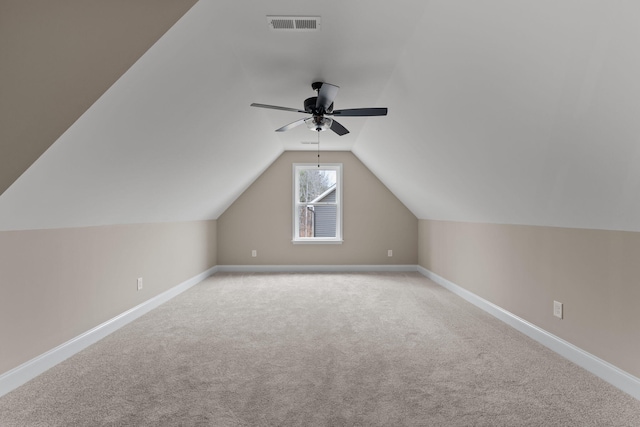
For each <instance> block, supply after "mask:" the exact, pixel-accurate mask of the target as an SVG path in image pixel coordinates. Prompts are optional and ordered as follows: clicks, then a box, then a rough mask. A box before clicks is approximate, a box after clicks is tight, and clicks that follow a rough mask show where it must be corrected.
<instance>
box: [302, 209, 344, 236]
mask: <svg viewBox="0 0 640 427" xmlns="http://www.w3.org/2000/svg"><path fill="white" fill-rule="evenodd" d="M337 212H338V209H337V206H335V205H318V206H314V205H301V206H298V221H299V222H298V224H299V233H298V237H336V223H337Z"/></svg>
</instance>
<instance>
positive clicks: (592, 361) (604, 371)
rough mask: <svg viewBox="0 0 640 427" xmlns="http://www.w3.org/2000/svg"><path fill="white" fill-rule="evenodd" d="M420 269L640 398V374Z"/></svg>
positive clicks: (430, 272) (420, 270) (427, 275)
mask: <svg viewBox="0 0 640 427" xmlns="http://www.w3.org/2000/svg"><path fill="white" fill-rule="evenodd" d="M417 269H418V272H419V273H420V274H422V275H423V276H426V277H428V278H429V279H431V280H433V281H434V282H436V283H437V284H438V285H440V286H442V287H444V288H446V289H448V290H449V291H451V292H453V293H454V294H456V295H458V296H459V297H462V298H463V299H465V300H467V301H468V302H470V303H471V304H473V305H475V306H476V307H478V308H480V309H482V310H484V311H486V312H487V313H489V314H491V315H492V316H494V317H496V318H497V319H499V320H502V321H503V322H504V323H506V324H507V325H509V326H511V327H513V328H515V329H517V330H518V331H520V332H522V333H523V334H525V335H527V336H528V337H529V338H532V339H534V340H536V341H538V342H539V343H540V344H542V345H544V346H545V347H547V348H549V349H551V350H553V351H555V352H556V353H558V354H560V355H561V356H563V357H564V358H566V359H568V360H570V361H572V362H573V363H575V364H577V365H578V366H580V367H582V368H584V369H586V370H587V371H589V372H591V373H592V374H594V375H596V376H598V377H600V378H602V379H603V380H605V381H606V382H608V383H609V384H611V385H613V386H615V387H617V388H619V389H620V390H622V391H624V392H625V393H628V394H630V395H631V396H633V397H635V398H636V399H638V400H640V378H636V377H635V376H633V375H631V374H629V373H628V372H625V371H623V370H622V369H620V368H618V367H616V366H614V365H612V364H610V363H609V362H607V361H605V360H602V359H600V358H598V357H596V356H594V355H592V354H591V353H588V352H586V351H584V350H582V349H581V348H579V347H576V346H575V345H573V344H571V343H570V342H568V341H565V340H563V339H562V338H560V337H557V336H555V335H553V334H551V333H549V332H547V331H545V330H544V329H542V328H539V327H538V326H536V325H534V324H533V323H529V322H527V321H526V320H524V319H522V318H520V317H518V316H516V315H515V314H513V313H510V312H508V311H507V310H505V309H503V308H501V307H499V306H497V305H495V304H493V303H491V302H489V301H487V300H485V299H483V298H481V297H479V296H478V295H476V294H474V293H473V292H469V291H468V290H466V289H464V288H463V287H461V286H459V285H456V284H455V283H453V282H450V281H449V280H447V279H445V278H444V277H441V276H438V275H437V274H436V273H434V272H432V271H430V270H428V269H426V268H424V267H422V266H418V268H417Z"/></svg>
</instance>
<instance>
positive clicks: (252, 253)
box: [251, 249, 258, 258]
mask: <svg viewBox="0 0 640 427" xmlns="http://www.w3.org/2000/svg"><path fill="white" fill-rule="evenodd" d="M251 256H252V257H253V258H255V257H257V256H258V251H257V250H255V249H252V250H251Z"/></svg>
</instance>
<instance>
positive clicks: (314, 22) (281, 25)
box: [267, 16, 320, 31]
mask: <svg viewBox="0 0 640 427" xmlns="http://www.w3.org/2000/svg"><path fill="white" fill-rule="evenodd" d="M267 25H269V29H270V30H274V31H318V30H319V29H320V17H319V16H267Z"/></svg>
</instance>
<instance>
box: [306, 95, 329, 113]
mask: <svg viewBox="0 0 640 427" xmlns="http://www.w3.org/2000/svg"><path fill="white" fill-rule="evenodd" d="M317 102H318V97H317V96H312V97H311V98H307V99H305V100H304V111H306V112H307V113H309V114H313V115H322V114H324V113H331V112H332V111H333V102H332V103H331V105H329V108H327V109H326V110H325V111H318V110H317V109H316V104H317Z"/></svg>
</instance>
